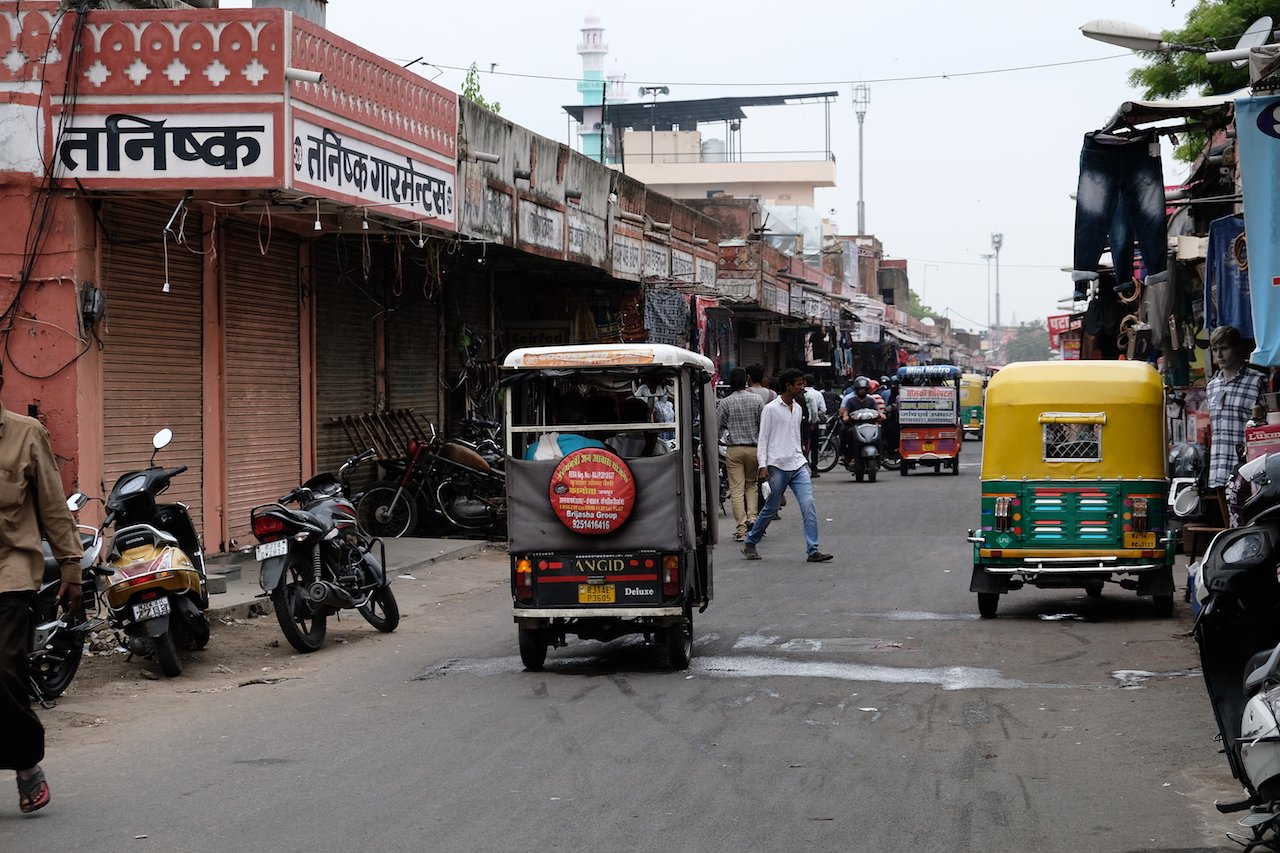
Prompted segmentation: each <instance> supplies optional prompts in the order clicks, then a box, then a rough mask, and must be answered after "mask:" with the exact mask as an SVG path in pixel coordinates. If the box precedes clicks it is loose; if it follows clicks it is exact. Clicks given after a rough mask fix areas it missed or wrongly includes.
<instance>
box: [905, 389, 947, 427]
mask: <svg viewBox="0 0 1280 853" xmlns="http://www.w3.org/2000/svg"><path fill="white" fill-rule="evenodd" d="M955 422H956V389H955V388H954V387H953V386H950V385H936V386H935V385H930V386H923V387H917V386H908V385H903V386H901V387H900V388H899V389H898V423H899V424H901V425H902V426H907V425H908V424H915V425H920V424H954V423H955Z"/></svg>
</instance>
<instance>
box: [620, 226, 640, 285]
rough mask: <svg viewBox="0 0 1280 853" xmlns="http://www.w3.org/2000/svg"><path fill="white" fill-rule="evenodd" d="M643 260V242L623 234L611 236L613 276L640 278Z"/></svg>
mask: <svg viewBox="0 0 1280 853" xmlns="http://www.w3.org/2000/svg"><path fill="white" fill-rule="evenodd" d="M643 258H644V241H643V240H638V239H636V238H635V237H628V236H626V235H625V234H618V233H617V232H615V233H614V235H613V272H614V274H615V275H628V276H631V277H633V278H639V277H640V269H641V263H642V261H643Z"/></svg>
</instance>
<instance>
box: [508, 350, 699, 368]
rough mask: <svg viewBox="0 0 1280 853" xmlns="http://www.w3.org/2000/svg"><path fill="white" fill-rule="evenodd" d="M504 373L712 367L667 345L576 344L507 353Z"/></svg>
mask: <svg viewBox="0 0 1280 853" xmlns="http://www.w3.org/2000/svg"><path fill="white" fill-rule="evenodd" d="M502 366H503V367H504V368H506V369H508V370H543V369H546V368H562V369H563V368H570V369H572V368H588V369H601V368H611V367H676V368H680V367H691V368H695V369H698V370H701V371H704V372H706V373H708V374H710V373H714V372H715V365H714V364H713V363H712V362H711V359H709V358H707V357H706V356H705V355H701V354H699V353H696V352H691V351H689V350H687V349H681V348H680V347H674V346H671V345H670V344H578V345H574V346H562V347H523V348H521V349H516V350H512V351H511V352H510V353H508V354H507V357H506V359H505V360H504V361H503V362H502Z"/></svg>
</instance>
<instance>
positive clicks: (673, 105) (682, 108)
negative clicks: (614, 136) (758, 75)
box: [564, 92, 840, 128]
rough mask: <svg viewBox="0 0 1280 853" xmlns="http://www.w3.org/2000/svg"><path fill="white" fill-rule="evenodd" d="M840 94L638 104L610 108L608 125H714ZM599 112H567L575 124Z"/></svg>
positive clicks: (580, 107) (574, 107) (830, 99)
mask: <svg viewBox="0 0 1280 853" xmlns="http://www.w3.org/2000/svg"><path fill="white" fill-rule="evenodd" d="M839 95H840V93H839V92H814V93H811V94H802V95H757V96H754V97H741V98H705V99H701V100H696V101H656V102H654V101H638V102H636V103H630V104H609V105H608V107H607V108H606V109H607V115H608V121H609V123H610V124H612V125H614V126H615V127H631V128H636V127H639V128H647V127H675V126H677V125H681V124H689V123H695V124H696V123H702V122H712V121H734V120H736V119H743V118H746V113H744V112H743V111H742V110H743V108H744V107H777V106H785V105H789V104H821V103H831V102H833V101H835V100H837V98H838V97H839ZM587 109H599V105H598V104H591V105H583V104H571V105H568V106H566V107H564V111H565V112H567V113H568V114H569V115H571V116H573V118H574V120H575V121H579V122H580V121H582V115H583V111H584V110H587Z"/></svg>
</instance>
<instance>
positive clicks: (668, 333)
mask: <svg viewBox="0 0 1280 853" xmlns="http://www.w3.org/2000/svg"><path fill="white" fill-rule="evenodd" d="M688 325H689V306H688V305H687V304H685V300H684V297H683V296H681V295H680V294H679V293H677V292H676V291H674V290H665V289H662V288H654V289H651V290H647V291H645V294H644V327H645V329H646V330H647V331H648V333H649V342H650V343H655V344H671V345H673V346H684V345H685V343H686V341H687V340H688V334H689V333H688Z"/></svg>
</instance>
